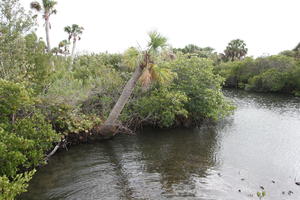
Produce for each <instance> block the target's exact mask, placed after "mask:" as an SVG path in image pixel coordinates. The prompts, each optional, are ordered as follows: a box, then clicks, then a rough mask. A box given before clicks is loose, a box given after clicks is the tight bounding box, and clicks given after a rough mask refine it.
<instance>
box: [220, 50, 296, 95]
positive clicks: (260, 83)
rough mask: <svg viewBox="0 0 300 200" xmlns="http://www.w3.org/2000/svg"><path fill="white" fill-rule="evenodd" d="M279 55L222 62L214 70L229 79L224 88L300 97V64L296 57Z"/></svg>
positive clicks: (284, 54) (284, 53)
mask: <svg viewBox="0 0 300 200" xmlns="http://www.w3.org/2000/svg"><path fill="white" fill-rule="evenodd" d="M287 52H291V53H293V51H285V52H283V53H281V54H279V55H273V56H267V57H259V58H256V59H253V58H250V57H247V58H245V59H244V60H238V61H233V62H227V63H221V64H220V65H218V66H216V67H215V71H216V72H217V73H218V74H220V75H221V76H222V77H224V78H226V82H225V86H227V87H234V88H240V89H245V90H248V91H255V92H279V93H287V94H293V95H296V96H299V95H300V62H299V59H298V58H297V57H296V56H294V55H295V54H292V56H290V55H286V53H287Z"/></svg>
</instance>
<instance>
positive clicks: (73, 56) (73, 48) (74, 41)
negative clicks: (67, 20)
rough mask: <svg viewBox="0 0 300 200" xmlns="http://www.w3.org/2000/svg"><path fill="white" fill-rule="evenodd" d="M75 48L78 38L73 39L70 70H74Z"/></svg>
mask: <svg viewBox="0 0 300 200" xmlns="http://www.w3.org/2000/svg"><path fill="white" fill-rule="evenodd" d="M75 48H76V39H74V40H73V47H72V53H71V63H70V66H69V70H70V71H71V70H72V67H73V63H74V58H75Z"/></svg>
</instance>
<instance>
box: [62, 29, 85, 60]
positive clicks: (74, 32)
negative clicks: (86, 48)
mask: <svg viewBox="0 0 300 200" xmlns="http://www.w3.org/2000/svg"><path fill="white" fill-rule="evenodd" d="M64 30H65V32H67V33H68V34H69V38H68V39H69V41H70V40H71V39H72V40H73V47H72V52H71V58H72V62H71V63H73V60H74V56H75V48H76V42H77V40H80V39H81V37H80V35H81V34H82V32H83V30H84V28H83V27H81V26H79V25H77V24H73V25H72V26H66V27H65V29H64Z"/></svg>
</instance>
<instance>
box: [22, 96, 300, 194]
mask: <svg viewBox="0 0 300 200" xmlns="http://www.w3.org/2000/svg"><path fill="white" fill-rule="evenodd" d="M226 96H228V97H230V98H231V99H232V100H233V101H234V102H235V104H236V105H237V110H236V111H235V113H234V114H233V115H232V116H230V117H228V118H227V119H225V120H222V121H220V122H219V123H218V124H217V125H216V126H204V127H202V128H199V129H193V130H190V129H177V130H171V131H170V130H168V131H158V130H144V131H143V133H141V134H138V135H137V136H118V137H116V138H114V139H113V140H111V141H105V142H102V143H99V144H93V145H81V146H77V147H73V148H72V149H71V150H69V151H68V152H62V153H59V154H57V155H56V156H54V157H53V158H52V159H51V161H50V163H49V165H47V166H46V167H43V168H41V169H40V170H39V171H38V173H37V174H36V175H35V177H34V178H33V180H32V181H31V184H30V187H29V192H28V193H25V194H24V195H22V196H21V197H20V199H24V200H35V199H36V200H41V199H53V200H54V199H55V200H58V199H70V200H71V199H72V200H73V199H87V200H88V199H168V198H172V199H203V200H204V199H205V200H207V199H237V200H242V199H257V197H256V196H255V195H256V192H257V191H261V189H260V186H263V187H264V188H265V190H266V192H267V196H266V198H265V199H272V200H273V199H300V186H297V185H296V184H295V181H300V109H299V108H300V103H299V99H297V98H292V97H287V96H278V95H262V94H250V93H245V92H237V91H226ZM289 191H292V192H293V193H290V195H288V192H289ZM283 192H284V194H282V193H283ZM252 195H253V197H252Z"/></svg>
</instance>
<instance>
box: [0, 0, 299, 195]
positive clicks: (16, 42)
mask: <svg viewBox="0 0 300 200" xmlns="http://www.w3.org/2000/svg"><path fill="white" fill-rule="evenodd" d="M0 2H1V3H0V199H14V198H15V197H16V196H17V195H18V194H20V193H21V192H24V191H26V187H27V183H28V181H29V180H30V179H31V177H32V176H33V174H34V172H35V168H36V167H38V166H40V165H42V164H44V163H45V162H46V160H47V158H48V156H49V155H51V153H53V151H52V152H51V150H52V149H53V148H54V146H55V147H64V146H66V145H70V144H75V143H81V142H87V141H89V140H90V139H92V138H93V137H94V136H95V135H97V134H99V127H102V126H103V124H109V125H111V124H112V125H114V127H115V128H116V130H115V132H128V131H132V130H136V129H137V128H140V127H142V126H152V127H157V128H172V127H191V126H197V125H200V124H201V123H203V121H208V120H210V121H213V120H218V119H219V118H221V117H224V116H226V115H228V114H229V113H230V112H231V111H232V110H233V107H232V106H231V104H230V103H229V102H228V101H227V100H226V99H225V98H224V96H223V94H222V91H221V88H222V86H223V85H224V83H225V85H224V86H227V87H235V88H242V89H246V90H252V91H258V92H284V93H291V94H294V95H300V63H299V57H300V56H299V48H298V46H297V47H296V48H295V49H294V50H291V51H285V52H282V53H281V54H280V55H274V56H268V57H260V58H256V59H254V58H251V57H246V54H247V50H248V49H247V48H246V44H245V43H244V41H242V40H239V39H237V40H232V41H231V42H230V43H229V44H228V46H227V48H226V49H225V50H224V53H221V54H218V53H216V52H214V50H213V49H212V48H210V47H205V48H201V47H198V46H196V45H192V44H190V45H187V46H186V47H184V48H176V49H175V48H174V49H173V48H171V47H170V46H168V45H166V42H167V40H166V38H165V37H163V36H161V35H160V34H159V33H157V32H155V31H153V32H151V33H149V43H148V46H147V48H145V50H143V51H139V50H137V49H136V48H134V47H131V48H128V50H126V51H125V52H124V53H123V54H108V53H100V54H87V55H80V56H77V57H76V56H75V50H76V44H77V42H79V40H80V38H81V35H82V34H84V29H83V27H81V26H79V25H76V24H73V25H71V26H66V27H65V29H64V30H65V31H66V32H67V38H66V39H65V40H62V41H61V42H60V43H59V44H58V46H57V47H54V48H51V46H50V37H49V31H50V26H49V24H50V16H51V15H53V14H56V9H55V6H56V2H55V1H52V0H43V1H42V3H39V2H37V1H35V2H32V3H31V8H32V9H34V10H35V11H36V12H37V13H42V17H43V19H44V21H45V32H46V43H45V42H44V41H43V40H42V39H40V38H38V37H37V35H36V34H35V32H34V31H33V30H34V27H35V26H36V22H35V19H36V16H33V15H32V14H30V13H29V12H27V11H25V10H24V9H23V8H22V7H21V6H20V5H19V2H18V0H1V1H0ZM71 46H72V50H71V51H70V47H71ZM70 52H71V53H70ZM100 130H101V129H100ZM50 152H51V153H50ZM47 155H48V156H47Z"/></svg>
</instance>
